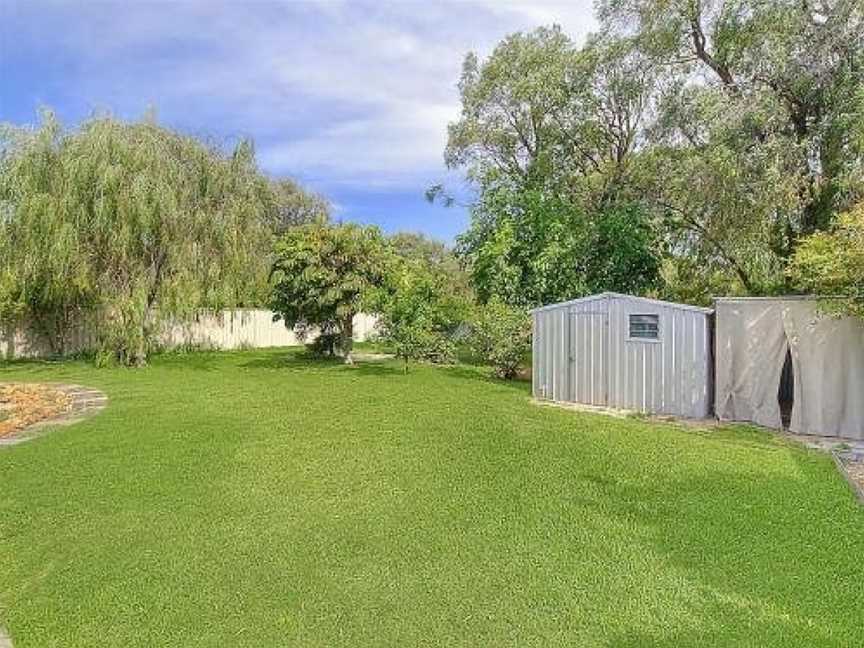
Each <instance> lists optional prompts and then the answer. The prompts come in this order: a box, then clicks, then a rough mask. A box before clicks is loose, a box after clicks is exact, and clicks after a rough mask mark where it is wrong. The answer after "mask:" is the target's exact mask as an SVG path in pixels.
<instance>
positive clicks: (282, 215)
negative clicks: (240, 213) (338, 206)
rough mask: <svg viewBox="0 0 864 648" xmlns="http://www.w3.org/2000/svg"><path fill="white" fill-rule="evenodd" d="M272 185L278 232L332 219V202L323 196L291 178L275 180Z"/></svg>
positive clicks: (274, 217) (275, 221)
mask: <svg viewBox="0 0 864 648" xmlns="http://www.w3.org/2000/svg"><path fill="white" fill-rule="evenodd" d="M270 186H271V189H272V193H273V207H274V216H273V220H274V226H275V230H276V233H277V234H283V233H285V231H287V230H288V229H290V228H291V227H297V226H298V225H305V224H307V223H315V222H319V221H320V222H327V221H329V220H330V203H329V201H328V200H327V199H326V198H324V197H323V196H320V195H318V194H315V193H312V192H310V191H308V190H306V189H304V188H303V187H301V186H300V185H299V184H298V183H297V182H295V181H294V180H292V179H291V178H279V179H278V180H273V181H272V182H271V185H270Z"/></svg>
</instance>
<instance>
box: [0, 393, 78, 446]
mask: <svg viewBox="0 0 864 648" xmlns="http://www.w3.org/2000/svg"><path fill="white" fill-rule="evenodd" d="M71 407H72V399H71V397H70V396H69V395H68V394H66V393H65V392H64V391H63V390H61V389H57V388H56V387H52V386H48V385H38V384H27V383H7V384H0V438H3V437H8V436H11V435H13V434H15V433H16V432H20V431H22V430H24V429H26V428H28V427H30V426H31V425H33V424H34V423H39V422H41V421H44V420H46V419H50V418H54V417H56V416H59V415H61V414H64V413H66V412H68V411H69V410H70V409H71Z"/></svg>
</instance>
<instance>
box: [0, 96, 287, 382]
mask: <svg viewBox="0 0 864 648" xmlns="http://www.w3.org/2000/svg"><path fill="white" fill-rule="evenodd" d="M0 164H2V166H0V213H2V218H0V291H2V297H0V304H2V305H3V308H4V311H5V312H4V313H3V315H5V316H6V317H11V316H23V317H26V318H28V319H30V320H32V321H33V322H35V323H36V324H37V326H39V327H41V329H42V331H43V332H44V333H45V335H46V337H47V339H48V340H49V342H50V343H51V344H52V348H53V349H54V351H56V352H57V353H63V352H64V350H65V343H66V339H67V337H68V335H69V333H70V331H71V330H72V328H73V326H74V325H75V324H76V323H80V321H81V320H82V319H88V320H89V321H90V323H91V325H93V326H94V328H95V330H96V331H97V334H98V343H99V349H100V351H99V357H100V358H101V359H102V360H103V361H115V360H116V361H119V362H122V363H124V364H136V365H141V364H144V363H145V361H146V358H147V354H148V353H149V352H150V351H151V350H152V349H153V348H154V347H155V346H157V345H158V340H159V334H160V332H161V330H162V327H163V325H164V324H165V323H166V322H169V321H176V320H177V319H183V318H186V317H189V316H191V315H192V314H193V313H194V312H195V311H196V310H198V309H200V308H202V307H209V308H222V307H228V306H232V305H238V304H243V303H250V302H256V301H259V300H261V299H262V298H263V295H264V291H265V289H266V270H267V267H266V256H265V254H263V253H264V252H266V250H267V249H268V248H269V245H270V227H269V223H268V215H267V211H268V206H269V204H270V197H269V195H268V191H267V183H266V181H265V179H264V178H263V176H262V175H261V174H260V173H258V170H257V168H256V166H255V160H254V154H253V150H252V147H251V144H250V143H248V142H242V143H241V144H239V145H238V146H237V147H236V148H235V149H234V150H233V151H230V152H223V151H220V150H216V149H213V148H208V147H206V146H204V145H203V144H201V143H200V142H198V141H196V140H195V139H193V138H191V137H187V136H183V135H180V134H177V133H174V132H172V131H169V130H167V129H165V128H162V127H160V126H158V125H157V124H155V123H153V122H151V121H144V122H139V123H124V122H121V121H118V120H115V119H112V118H94V119H91V120H89V121H87V122H85V123H83V124H82V125H81V126H80V127H79V128H78V129H76V130H72V131H65V130H64V129H63V128H62V127H61V126H60V125H59V124H58V122H57V121H56V120H55V119H54V117H53V116H52V115H51V114H50V113H46V114H45V115H44V116H43V121H42V124H41V126H40V127H39V128H38V129H36V130H35V131H33V132H29V133H22V132H19V133H18V135H17V137H16V138H15V141H14V143H13V144H12V145H11V146H9V147H8V148H6V149H5V153H4V155H3V158H2V163H0Z"/></svg>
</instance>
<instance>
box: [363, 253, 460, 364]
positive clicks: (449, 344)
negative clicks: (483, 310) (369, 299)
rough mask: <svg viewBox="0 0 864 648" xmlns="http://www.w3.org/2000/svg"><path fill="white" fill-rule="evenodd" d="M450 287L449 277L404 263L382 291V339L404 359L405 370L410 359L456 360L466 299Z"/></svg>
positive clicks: (380, 321)
mask: <svg viewBox="0 0 864 648" xmlns="http://www.w3.org/2000/svg"><path fill="white" fill-rule="evenodd" d="M449 289H450V286H448V285H447V282H446V278H444V277H441V276H435V275H433V274H432V273H430V272H428V271H427V270H425V269H422V268H420V267H418V266H417V265H415V264H407V263H403V264H402V267H401V268H400V269H399V270H398V271H397V272H394V273H393V276H391V279H390V285H389V286H388V288H387V289H386V290H384V291H381V293H380V294H379V295H378V299H377V304H376V305H377V310H378V312H379V313H380V319H379V321H378V330H379V333H380V335H381V339H382V341H383V342H384V343H385V344H387V345H388V346H390V347H391V348H392V349H393V351H394V352H395V353H396V356H397V357H398V358H401V359H402V360H404V362H405V371H408V363H409V361H410V360H415V361H416V360H425V361H427V362H434V363H438V364H447V363H452V362H454V361H455V360H456V343H455V340H454V337H453V333H454V331H455V330H456V329H457V328H458V326H459V324H460V323H461V322H462V321H463V320H464V315H465V310H466V309H465V305H466V302H465V300H464V299H462V298H461V296H458V295H454V294H452V293H451V291H450V290H449Z"/></svg>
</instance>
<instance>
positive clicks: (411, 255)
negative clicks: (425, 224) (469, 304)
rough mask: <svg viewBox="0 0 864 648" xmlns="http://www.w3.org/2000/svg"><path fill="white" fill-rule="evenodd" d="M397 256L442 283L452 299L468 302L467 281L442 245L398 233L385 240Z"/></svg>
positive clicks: (470, 292) (461, 268) (451, 255)
mask: <svg viewBox="0 0 864 648" xmlns="http://www.w3.org/2000/svg"><path fill="white" fill-rule="evenodd" d="M389 241H390V245H391V246H392V247H393V251H394V252H395V253H396V255H397V256H399V257H401V258H402V259H404V260H405V261H406V262H408V263H409V264H413V265H414V266H419V267H420V268H423V269H425V270H426V271H427V272H430V273H432V274H434V275H436V277H440V278H442V279H443V280H444V282H445V283H446V285H447V286H448V288H447V289H448V291H450V292H452V294H453V295H458V296H461V297H463V298H465V299H471V298H472V297H473V292H472V290H471V279H470V277H469V275H468V273H467V272H466V271H465V269H464V268H463V267H462V264H461V263H460V261H459V259H458V257H457V256H456V254H455V253H454V252H453V250H451V249H450V248H449V247H447V246H446V245H445V244H444V243H441V242H440V241H436V240H435V239H431V238H429V237H427V236H425V235H424V234H420V233H416V232H398V233H396V234H393V235H392V236H390V238H389Z"/></svg>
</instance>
